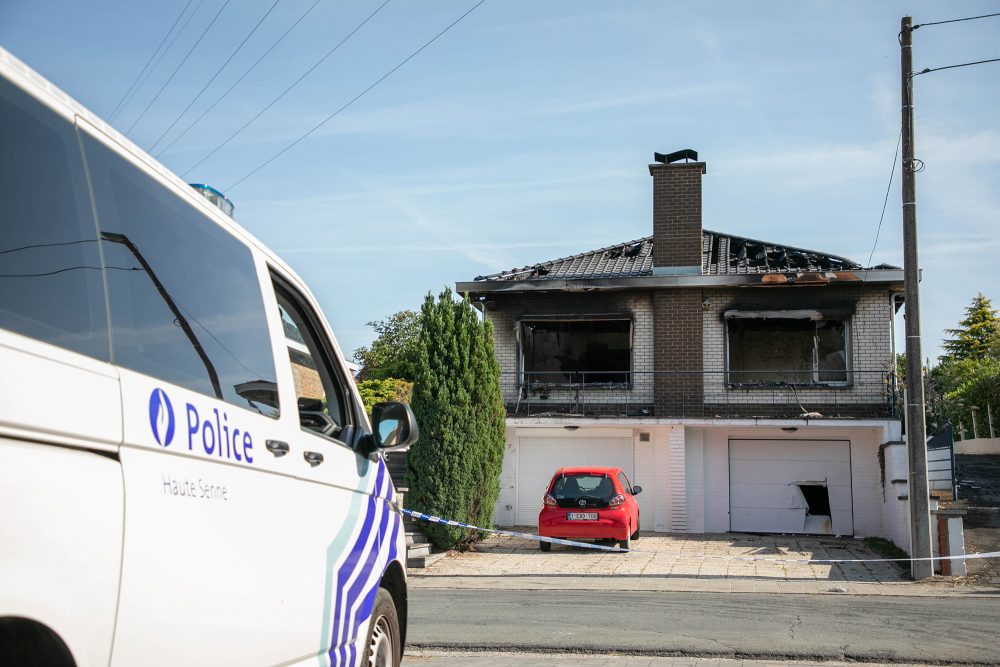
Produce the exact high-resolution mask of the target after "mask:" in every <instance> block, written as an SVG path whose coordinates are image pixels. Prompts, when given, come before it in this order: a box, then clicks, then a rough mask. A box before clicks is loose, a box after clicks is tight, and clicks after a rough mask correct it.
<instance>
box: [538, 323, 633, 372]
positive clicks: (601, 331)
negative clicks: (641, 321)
mask: <svg viewBox="0 0 1000 667" xmlns="http://www.w3.org/2000/svg"><path fill="white" fill-rule="evenodd" d="M520 333H521V358H522V370H523V373H524V377H523V380H524V382H526V383H529V384H555V385H560V384H567V385H568V384H586V385H601V384H617V385H621V384H627V383H628V382H629V381H630V374H631V373H630V371H631V370H632V322H631V320H567V321H558V320H550V321H525V322H521V332H520Z"/></svg>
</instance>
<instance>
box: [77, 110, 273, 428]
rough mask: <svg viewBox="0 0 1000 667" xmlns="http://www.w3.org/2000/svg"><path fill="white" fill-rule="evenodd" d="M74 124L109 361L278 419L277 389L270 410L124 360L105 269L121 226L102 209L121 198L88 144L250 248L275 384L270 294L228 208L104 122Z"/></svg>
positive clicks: (249, 258) (201, 221)
mask: <svg viewBox="0 0 1000 667" xmlns="http://www.w3.org/2000/svg"><path fill="white" fill-rule="evenodd" d="M76 124H77V137H78V141H79V146H80V150H81V155H82V156H83V161H84V165H85V168H86V170H87V179H88V184H89V189H90V205H91V207H92V209H93V211H94V215H95V219H96V223H95V224H96V226H97V229H98V236H99V238H101V243H100V244H99V245H100V246H101V248H102V262H103V264H104V267H105V275H104V288H105V294H106V303H107V306H106V307H107V311H108V318H109V324H110V346H111V363H112V364H114V365H115V366H119V367H121V368H123V369H128V370H130V371H132V372H135V373H141V374H143V375H146V376H148V377H151V378H155V379H157V380H159V381H162V382H167V383H170V384H172V385H175V386H178V387H182V388H184V389H186V390H189V391H193V392H195V393H198V394H200V395H202V396H205V397H208V398H211V399H214V400H218V401H222V402H223V403H225V404H226V405H227V406H231V407H233V408H239V409H241V410H246V411H247V412H250V413H251V414H255V415H256V414H261V415H263V416H265V417H268V418H269V419H273V420H278V419H280V417H281V403H280V397H278V396H277V395H276V398H277V399H278V405H277V406H268V407H269V409H270V410H269V411H262V410H260V409H259V408H257V407H252V406H251V405H246V404H244V403H243V402H241V401H233V400H230V399H229V398H227V397H226V396H221V397H220V396H217V395H216V394H215V393H214V392H211V391H204V390H202V389H198V388H195V387H192V386H190V385H188V384H185V383H183V382H178V381H177V379H175V378H169V377H164V376H163V375H161V374H159V373H157V372H154V369H151V368H150V367H145V368H137V367H136V366H134V365H131V364H127V363H124V362H123V361H122V360H121V359H120V357H119V352H120V350H119V348H118V347H117V344H116V328H115V327H116V325H115V322H116V319H115V306H114V303H115V293H114V292H113V290H112V287H111V285H110V283H109V279H108V274H107V264H108V262H109V261H110V260H108V258H107V255H108V252H107V247H108V246H107V245H106V244H116V242H114V241H112V240H110V239H109V236H108V232H112V233H118V232H120V231H121V229H120V228H118V227H117V226H116V227H115V228H114V229H111V228H109V227H108V219H107V218H102V215H103V214H104V213H107V212H108V211H109V210H113V211H114V214H115V216H117V214H118V209H117V207H118V202H117V200H116V199H115V198H114V197H111V198H108V197H107V195H108V191H109V190H113V183H112V177H113V172H112V169H111V168H110V167H109V164H106V163H105V162H104V159H103V158H102V157H100V156H98V155H97V153H96V152H95V151H93V150H89V149H90V148H97V149H99V150H100V151H105V152H107V154H108V155H110V156H111V157H113V158H114V159H116V160H119V161H121V162H122V163H123V164H125V165H126V166H127V167H128V169H127V171H124V170H123V171H121V174H123V175H124V176H125V177H126V178H127V179H129V180H130V181H132V184H133V185H134V184H136V183H137V182H138V181H146V182H148V184H149V185H150V186H151V187H153V188H156V189H157V190H158V191H159V192H157V193H155V194H156V195H157V196H162V197H163V198H164V201H168V203H169V205H171V206H177V207H178V208H179V209H180V210H183V211H185V214H186V215H188V214H189V215H190V216H192V218H191V219H192V220H197V222H196V223H195V224H197V226H198V227H199V228H200V227H202V226H210V227H211V228H212V229H213V231H214V232H215V233H218V234H219V237H218V238H220V239H224V240H223V241H222V242H223V243H226V244H229V243H231V244H233V247H239V248H240V249H241V252H245V253H246V260H247V261H246V264H245V266H244V268H246V269H247V270H248V271H247V275H248V276H250V275H251V274H252V281H253V282H254V283H255V285H256V289H255V290H254V294H253V296H254V297H255V299H256V298H259V306H257V304H256V303H255V307H259V308H260V309H261V310H260V322H259V324H260V325H261V326H262V329H261V331H260V333H261V334H263V336H264V337H265V340H263V341H261V342H264V343H266V347H261V348H260V349H261V355H262V357H264V356H266V358H267V362H268V363H269V364H270V366H271V371H272V375H273V376H274V377H273V381H274V382H275V386H277V370H276V369H275V368H274V365H275V361H274V354H273V340H272V335H271V331H270V328H269V326H268V322H267V319H268V318H267V313H266V308H265V305H266V298H265V294H264V288H263V284H262V283H261V281H260V271H259V268H258V262H257V258H256V249H255V247H254V245H253V244H252V243H250V242H248V239H247V237H246V236H244V235H242V234H240V233H239V232H240V230H239V229H234V228H233V226H232V221H231V220H229V219H228V218H225V217H223V215H224V214H222V213H221V212H220V211H219V210H218V209H216V208H215V207H214V206H212V205H211V204H209V203H208V202H207V200H205V199H204V197H201V196H200V195H198V194H197V193H196V192H195V191H194V190H193V189H192V188H190V186H188V185H187V184H185V183H183V182H182V181H179V179H177V177H176V176H174V175H173V174H169V173H165V171H164V169H163V167H157V165H154V164H150V162H149V161H148V158H147V157H144V156H142V155H139V154H137V153H136V152H134V151H133V150H132V148H130V147H129V146H127V145H123V144H122V143H121V142H120V141H119V140H118V139H116V138H115V137H112V136H109V135H108V134H107V133H106V132H104V131H103V130H102V129H101V128H98V127H96V126H94V125H93V124H91V123H89V122H87V121H86V120H85V119H82V118H80V117H77V118H76ZM112 166H113V165H112ZM112 194H113V192H112ZM133 258H134V259H136V261H137V262H138V258H135V257H133ZM161 275H162V274H161ZM247 280H251V278H249V277H248V278H247ZM165 305H166V304H165ZM178 305H179V306H180V307H182V308H183V309H184V310H187V307H186V305H185V304H178ZM192 320H193V321H195V322H196V323H197V320H196V319H195V318H193V317H192ZM198 326H199V328H202V329H204V327H203V325H201V324H200V323H198ZM205 331H207V330H205ZM213 338H215V336H214V334H211V333H210V332H209V338H204V339H201V342H202V343H204V342H205V341H207V340H209V339H213ZM119 340H120V339H119ZM215 342H216V343H218V344H219V346H221V347H223V348H224V349H226V351H227V353H228V354H229V355H233V353H232V352H231V351H229V350H228V348H227V347H226V346H225V344H223V343H221V342H220V341H218V340H216V341H215ZM265 350H266V352H267V354H266V355H265V354H264V351H265ZM236 360H237V363H238V364H239V365H243V364H242V363H241V362H240V360H239V359H238V358H237V359H236ZM206 370H207V369H206ZM248 370H251V369H248ZM258 370H259V369H258ZM220 379H221V378H220ZM259 379H260V380H264V381H267V382H269V381H270V380H268V379H266V378H259ZM226 386H228V385H226ZM237 386H238V385H237ZM241 398H242V400H244V401H245V400H247V399H245V398H243V397H241Z"/></svg>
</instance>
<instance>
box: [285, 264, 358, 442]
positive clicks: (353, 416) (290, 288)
mask: <svg viewBox="0 0 1000 667" xmlns="http://www.w3.org/2000/svg"><path fill="white" fill-rule="evenodd" d="M267 276H268V278H269V280H270V282H271V287H272V294H271V297H273V298H274V304H275V305H276V306H278V307H281V300H282V299H284V300H286V301H288V302H290V303H292V304H293V305H295V306H296V307H297V308H298V309H299V311H300V313H299V314H301V316H302V318H303V324H304V325H305V326H306V327H307V329H308V331H307V332H306V334H305V335H303V338H306V336H307V335H308V336H311V337H312V339H313V340H314V341H315V343H316V347H317V349H316V353H317V355H312V354H311V353H310V356H311V357H313V361H314V362H315V363H318V364H323V365H324V367H325V370H326V374H327V376H328V377H329V380H330V382H331V383H333V384H334V385H335V387H334V389H335V390H337V393H338V394H339V399H340V414H341V415H342V419H343V422H344V423H343V424H341V425H340V432H339V433H338V434H337V435H336V436H329V435H325V434H323V433H320V432H319V431H316V430H313V429H310V428H306V427H304V426H302V425H301V423H300V421H299V410H298V392H297V391H296V389H295V384H294V375H293V371H292V369H291V366H292V361H291V357H290V356H289V351H290V350H293V349H295V348H292V347H290V346H289V345H288V338H287V337H286V336H285V335H284V325H283V323H282V322H281V317H280V315H277V314H276V317H277V319H278V323H277V324H278V327H279V329H281V338H280V340H278V341H277V348H276V349H280V350H281V355H280V356H279V357H278V359H279V360H280V361H277V362H276V363H281V364H284V365H285V367H284V368H282V370H281V372H279V373H278V376H279V377H278V384H279V393H280V394H282V395H287V396H291V397H292V398H293V399H294V403H293V404H294V405H295V410H294V411H287V412H289V415H290V416H289V418H290V419H293V420H295V422H296V424H297V425H298V429H299V431H300V432H301V433H306V434H310V435H313V436H316V437H318V438H321V439H323V440H324V441H326V442H330V443H333V444H336V445H340V446H341V447H345V448H347V449H350V450H353V451H356V450H357V448H358V443H359V439H360V437H361V436H362V434H363V432H365V428H364V420H363V419H362V418H361V417H360V415H359V414H358V411H357V409H356V401H355V400H354V398H353V393H352V391H351V387H350V385H349V384H348V381H347V378H345V377H344V374H343V370H342V367H341V364H339V363H337V361H336V360H337V359H338V358H339V357H338V355H337V354H336V353H335V348H334V346H333V345H332V344H331V341H330V338H329V336H328V335H327V333H326V329H325V327H324V326H323V322H322V320H321V319H320V316H319V314H318V309H317V308H316V306H315V305H314V304H313V303H312V301H311V299H309V298H307V297H306V295H305V294H304V293H303V291H302V289H301V288H299V287H298V286H297V285H296V284H295V282H294V281H292V280H291V279H290V278H287V277H286V276H284V275H283V274H282V272H281V271H279V270H278V269H277V268H276V267H275V266H274V265H273V264H271V263H270V262H268V265H267ZM290 315H291V313H290ZM300 333H301V331H300ZM305 347H306V348H308V347H309V345H308V342H307V343H305ZM316 356H318V357H319V358H318V359H317V358H316ZM322 377H323V375H322V373H320V379H321V381H322ZM283 378H284V379H283ZM288 380H290V381H291V382H292V386H291V387H289V388H288V391H287V392H283V391H282V390H281V388H280V386H281V384H282V382H283V381H288ZM323 391H324V393H325V394H328V393H329V392H328V391H327V387H325V386H324V388H323ZM329 400H330V397H329V395H327V401H328V402H329Z"/></svg>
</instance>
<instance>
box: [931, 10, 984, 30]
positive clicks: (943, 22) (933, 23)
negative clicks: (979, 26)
mask: <svg viewBox="0 0 1000 667" xmlns="http://www.w3.org/2000/svg"><path fill="white" fill-rule="evenodd" d="M993 16H1000V13H996V14H983V15H982V16H969V17H966V18H964V19H949V20H947V21H932V22H930V23H918V24H916V25H915V26H913V28H911V29H912V30H916V29H917V28H922V27H924V26H925V25H943V24H945V23H960V22H962V21H975V20H977V19H988V18H991V17H993Z"/></svg>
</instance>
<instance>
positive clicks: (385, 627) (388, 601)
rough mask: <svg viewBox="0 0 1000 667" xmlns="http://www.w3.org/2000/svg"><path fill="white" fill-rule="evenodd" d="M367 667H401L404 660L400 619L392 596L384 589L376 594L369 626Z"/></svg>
mask: <svg viewBox="0 0 1000 667" xmlns="http://www.w3.org/2000/svg"><path fill="white" fill-rule="evenodd" d="M365 646H366V647H367V649H366V651H367V656H368V658H367V660H366V661H365V662H364V664H365V666H366V667H399V663H400V661H401V660H402V659H403V656H402V655H401V653H402V651H401V650H400V645H399V617H398V616H397V615H396V605H395V604H394V603H393V601H392V595H390V594H389V591H387V590H385V589H384V588H379V589H378V592H377V593H376V594H375V607H374V609H373V610H372V622H371V625H369V626H368V641H367V642H365Z"/></svg>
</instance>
